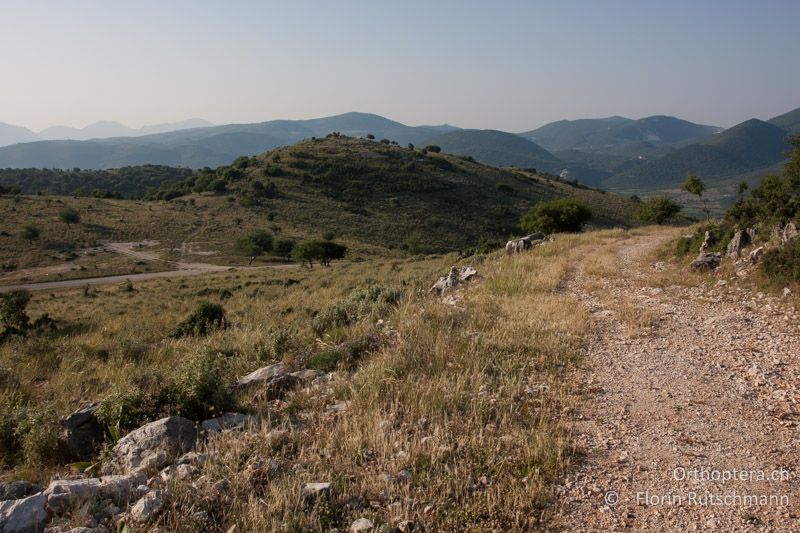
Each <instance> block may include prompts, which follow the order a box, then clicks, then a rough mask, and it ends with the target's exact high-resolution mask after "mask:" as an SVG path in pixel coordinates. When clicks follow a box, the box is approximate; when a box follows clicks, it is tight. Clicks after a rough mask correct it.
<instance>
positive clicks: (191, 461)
mask: <svg viewBox="0 0 800 533" xmlns="http://www.w3.org/2000/svg"><path fill="white" fill-rule="evenodd" d="M206 459H208V455H206V454H204V453H197V452H189V453H185V454H183V455H181V456H180V457H179V458H178V460H177V461H175V465H176V466H177V465H198V464H203V463H205V462H206Z"/></svg>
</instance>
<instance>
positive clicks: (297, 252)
mask: <svg viewBox="0 0 800 533" xmlns="http://www.w3.org/2000/svg"><path fill="white" fill-rule="evenodd" d="M321 242H322V241H302V242H300V243H298V244H296V245H295V247H294V249H293V250H292V257H294V258H295V260H297V261H300V262H301V263H305V262H306V261H308V267H309V268H314V261H318V260H319V259H320V258H321V257H322V247H321V246H320V243H321Z"/></svg>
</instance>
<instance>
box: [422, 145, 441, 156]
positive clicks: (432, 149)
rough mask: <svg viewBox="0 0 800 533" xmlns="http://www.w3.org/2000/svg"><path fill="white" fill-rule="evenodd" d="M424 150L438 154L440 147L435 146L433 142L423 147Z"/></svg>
mask: <svg viewBox="0 0 800 533" xmlns="http://www.w3.org/2000/svg"><path fill="white" fill-rule="evenodd" d="M425 151H426V152H433V153H434V154H438V153H439V152H441V151H442V147H441V146H436V145H435V144H430V145H428V146H426V147H425Z"/></svg>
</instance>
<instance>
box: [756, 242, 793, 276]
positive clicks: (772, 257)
mask: <svg viewBox="0 0 800 533" xmlns="http://www.w3.org/2000/svg"><path fill="white" fill-rule="evenodd" d="M761 268H762V269H763V271H764V274H766V275H767V277H768V278H769V279H770V281H771V282H773V283H775V284H778V285H786V284H788V283H800V238H796V239H794V240H792V241H790V242H788V243H786V244H785V245H783V246H781V247H779V248H773V249H771V250H769V251H768V252H767V253H766V254H764V259H763V261H762V266H761Z"/></svg>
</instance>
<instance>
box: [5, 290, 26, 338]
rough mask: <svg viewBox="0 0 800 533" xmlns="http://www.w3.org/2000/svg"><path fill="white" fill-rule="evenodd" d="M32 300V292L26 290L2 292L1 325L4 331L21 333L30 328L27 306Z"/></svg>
mask: <svg viewBox="0 0 800 533" xmlns="http://www.w3.org/2000/svg"><path fill="white" fill-rule="evenodd" d="M30 300H31V293H29V292H28V291H26V290H15V291H10V292H8V293H6V294H0V325H2V326H3V328H5V332H4V333H9V332H15V333H20V332H23V331H25V330H26V329H28V326H29V325H30V319H29V318H28V315H27V313H26V312H25V308H26V307H27V306H28V302H30Z"/></svg>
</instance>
